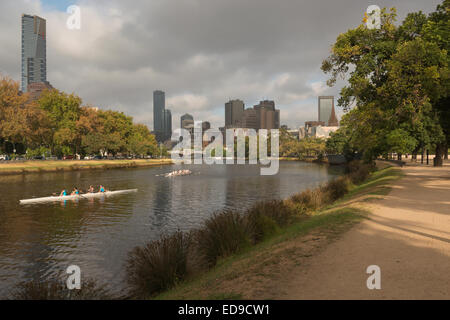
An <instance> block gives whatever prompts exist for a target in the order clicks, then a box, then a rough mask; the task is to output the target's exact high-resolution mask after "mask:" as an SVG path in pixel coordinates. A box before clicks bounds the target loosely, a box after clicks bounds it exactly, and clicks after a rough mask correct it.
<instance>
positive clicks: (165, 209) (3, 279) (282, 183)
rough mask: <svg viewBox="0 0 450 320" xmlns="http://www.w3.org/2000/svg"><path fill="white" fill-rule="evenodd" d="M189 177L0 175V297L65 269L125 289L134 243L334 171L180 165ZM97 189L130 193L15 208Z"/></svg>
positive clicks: (138, 172)
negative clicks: (264, 172) (266, 171)
mask: <svg viewBox="0 0 450 320" xmlns="http://www.w3.org/2000/svg"><path fill="white" fill-rule="evenodd" d="M186 167H187V168H189V169H190V170H192V171H193V174H192V175H190V176H183V177H174V178H165V177H163V176H159V175H160V174H162V173H166V172H169V171H172V170H175V169H179V166H177V167H176V168H175V166H173V167H171V166H163V167H158V168H145V169H117V170H109V171H79V172H65V173H45V174H31V175H18V176H5V177H0V297H2V296H3V297H4V296H7V293H8V291H9V290H10V289H11V288H12V287H13V286H14V285H15V284H17V283H18V282H21V281H24V280H30V279H54V278H57V277H62V276H65V269H66V268H67V267H68V266H69V265H72V264H76V265H78V266H80V268H81V272H82V276H83V277H91V278H95V279H96V280H98V281H100V282H103V283H109V284H110V285H111V287H114V288H115V289H118V290H120V289H121V288H123V287H124V284H123V279H124V264H125V261H126V258H127V253H128V252H129V251H130V250H131V249H132V248H133V247H135V246H137V245H141V244H143V243H145V242H147V241H149V240H154V239H158V238H159V237H160V236H161V235H163V234H167V233H171V232H174V231H176V230H177V229H180V230H190V229H192V228H196V227H199V226H201V224H202V222H203V221H204V220H205V219H206V218H208V217H209V216H210V215H211V214H213V213H214V212H216V211H220V210H222V209H225V208H227V209H239V210H242V209H243V208H246V207H248V206H250V205H251V204H252V203H254V202H255V201H260V200H265V199H277V198H285V197H288V196H289V195H291V194H293V193H295V192H299V191H301V190H304V189H307V188H311V187H315V186H317V185H318V184H320V183H321V182H324V181H326V180H328V179H330V178H331V177H333V176H335V175H339V174H340V173H341V170H340V169H339V168H333V167H327V166H320V165H315V164H307V163H302V162H281V163H280V172H279V173H278V174H277V175H275V176H260V175H259V173H260V171H259V167H258V166H257V165H254V166H249V165H231V166H230V165H222V166H217V165H216V166H206V165H192V166H186ZM91 184H93V185H99V184H103V185H105V186H106V187H107V188H109V189H111V190H119V189H120V190H121V189H135V188H137V189H139V192H138V193H137V194H124V195H118V196H115V197H111V198H106V199H104V198H99V199H93V198H92V199H82V200H75V201H64V202H58V203H50V204H36V205H28V206H20V205H19V200H20V199H27V198H31V197H43V196H48V195H51V194H53V193H59V192H60V190H62V189H63V188H67V189H71V188H73V187H74V186H78V187H79V188H81V189H87V187H88V186H89V185H91Z"/></svg>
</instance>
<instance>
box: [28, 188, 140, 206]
mask: <svg viewBox="0 0 450 320" xmlns="http://www.w3.org/2000/svg"><path fill="white" fill-rule="evenodd" d="M137 191H138V189H130V190H117V191H106V192H96V193H85V194H80V195H74V196H52V197H44V198H34V199H25V200H20V204H30V203H44V202H55V201H65V200H77V199H90V198H99V197H110V196H115V195H118V194H124V193H132V192H137Z"/></svg>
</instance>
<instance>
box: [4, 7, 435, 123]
mask: <svg viewBox="0 0 450 320" xmlns="http://www.w3.org/2000/svg"><path fill="white" fill-rule="evenodd" d="M440 2H441V1H439V0H426V1H424V0H397V1H389V0H374V1H370V2H366V1H364V0H339V1H336V0H328V1H325V0H308V1H307V0H176V1H175V0H145V1H144V0H133V1H124V0H95V1H94V0H79V1H77V0H73V1H65V0H63V1H57V0H40V1H39V0H2V1H1V2H0V43H1V45H0V73H2V74H3V75H8V76H11V77H13V78H14V79H16V80H19V79H20V50H21V49H20V38H21V29H20V28H21V27H20V26H21V25H20V17H21V14H22V13H28V14H36V15H39V16H41V17H43V18H45V19H46V20H47V77H48V80H49V81H50V82H51V83H52V85H53V86H54V87H56V88H58V89H60V90H63V91H66V92H69V93H70V92H75V93H76V94H78V95H79V96H80V97H81V98H82V99H83V102H84V103H85V104H92V105H96V106H99V107H100V108H111V109H114V110H119V111H124V112H125V113H127V114H129V115H132V116H133V117H134V119H135V120H136V122H140V123H145V124H147V125H148V126H149V127H150V128H153V123H152V121H153V120H152V110H153V103H152V92H153V91H154V90H157V89H161V90H164V91H165V92H166V104H167V107H168V108H170V109H171V110H172V115H173V126H174V128H176V127H178V126H179V118H180V116H181V115H182V114H184V113H185V112H188V113H191V114H192V115H194V117H195V119H196V120H209V121H211V123H212V124H213V126H222V125H223V124H224V103H225V102H226V101H228V100H229V99H234V98H239V99H242V100H244V102H245V104H246V106H247V107H251V106H253V105H254V104H256V103H258V101H259V100H263V99H271V100H275V102H276V104H277V107H278V108H279V109H280V110H281V123H282V124H287V125H289V126H290V127H299V126H300V125H302V124H303V122H304V121H305V120H316V119H317V96H318V95H329V94H330V95H335V96H337V95H338V92H339V89H340V87H341V86H342V83H340V84H338V85H337V86H336V87H333V88H328V87H327V86H326V85H325V81H326V79H327V78H326V76H325V75H324V74H323V73H322V72H321V70H320V65H321V62H322V60H323V59H324V58H326V57H327V56H328V54H329V50H330V46H331V45H332V43H333V42H334V40H335V39H336V37H337V35H338V34H339V33H341V32H345V31H346V30H348V29H350V28H353V27H355V26H357V25H358V24H359V23H361V20H362V18H363V13H364V12H365V11H366V9H367V7H368V6H369V5H372V4H376V5H378V6H380V7H392V6H395V7H396V8H397V11H398V14H399V20H402V19H403V18H404V17H405V15H406V14H407V13H408V12H413V11H418V10H422V11H424V12H426V13H428V12H430V11H433V10H434V9H435V8H436V5H437V4H438V3H440ZM73 4H75V5H78V6H79V7H80V8H81V29H80V30H69V29H68V28H67V27H66V21H67V19H68V17H69V14H68V13H67V12H66V9H67V7H68V6H69V5H73Z"/></svg>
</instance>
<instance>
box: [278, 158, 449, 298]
mask: <svg viewBox="0 0 450 320" xmlns="http://www.w3.org/2000/svg"><path fill="white" fill-rule="evenodd" d="M401 170H403V171H404V173H405V176H404V177H403V178H401V179H400V180H398V181H396V182H395V183H394V185H393V186H392V187H393V189H392V191H391V192H390V193H389V194H388V195H387V196H385V199H383V200H379V201H374V202H369V203H365V204H364V206H365V207H366V208H368V209H369V210H370V211H371V214H370V215H369V217H368V219H365V220H364V221H363V222H361V223H360V224H358V225H356V226H355V227H353V228H352V229H351V230H349V231H348V232H346V233H345V234H343V236H342V237H341V238H340V239H338V240H336V241H334V242H332V243H330V244H328V245H327V246H326V247H325V248H324V250H321V251H320V252H319V253H318V254H317V255H313V256H311V257H309V258H308V259H303V261H302V262H303V263H302V265H301V267H298V268H295V269H294V270H291V273H290V274H289V279H290V280H289V281H287V282H285V285H284V286H283V289H281V290H280V292H279V294H278V295H277V296H276V299H450V165H449V164H448V163H447V164H446V165H445V166H444V167H442V168H433V167H425V166H406V167H403V168H402V169H401ZM370 265H377V266H379V267H380V270H381V289H380V290H377V289H373V290H369V289H368V288H367V285H366V282H367V279H368V277H369V276H370V275H369V274H367V273H366V269H367V267H368V266H370Z"/></svg>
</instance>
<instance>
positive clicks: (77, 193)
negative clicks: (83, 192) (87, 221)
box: [70, 187, 80, 196]
mask: <svg viewBox="0 0 450 320" xmlns="http://www.w3.org/2000/svg"><path fill="white" fill-rule="evenodd" d="M79 194H80V191H79V190H78V188H77V187H75V188H74V189H73V191H72V193H71V194H70V195H71V196H78V195H79Z"/></svg>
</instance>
